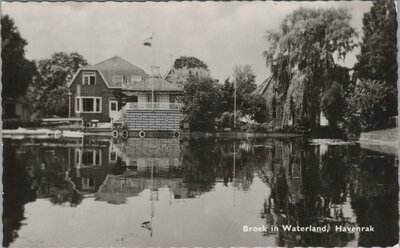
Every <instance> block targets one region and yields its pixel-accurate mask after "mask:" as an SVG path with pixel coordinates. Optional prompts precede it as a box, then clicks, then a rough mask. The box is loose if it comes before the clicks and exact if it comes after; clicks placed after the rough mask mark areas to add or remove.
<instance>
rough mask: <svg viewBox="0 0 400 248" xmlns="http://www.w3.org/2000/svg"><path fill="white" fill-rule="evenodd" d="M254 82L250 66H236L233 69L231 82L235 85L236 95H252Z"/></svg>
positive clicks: (255, 86) (254, 78)
mask: <svg viewBox="0 0 400 248" xmlns="http://www.w3.org/2000/svg"><path fill="white" fill-rule="evenodd" d="M255 81H256V76H255V75H254V70H253V68H252V67H251V66H250V65H236V66H235V67H234V68H233V82H234V83H236V88H237V94H238V95H245V94H250V93H252V92H253V91H254V90H255V89H256V88H257V85H256V83H255Z"/></svg>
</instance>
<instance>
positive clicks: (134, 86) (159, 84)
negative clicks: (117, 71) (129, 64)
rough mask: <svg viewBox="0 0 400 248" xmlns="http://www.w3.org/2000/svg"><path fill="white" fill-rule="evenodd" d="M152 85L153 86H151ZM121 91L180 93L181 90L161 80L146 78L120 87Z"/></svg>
mask: <svg viewBox="0 0 400 248" xmlns="http://www.w3.org/2000/svg"><path fill="white" fill-rule="evenodd" d="M153 84H154V86H153ZM122 89H123V90H129V91H152V90H153V89H154V91H158V92H182V91H183V90H182V89H181V88H179V87H178V86H176V85H173V84H171V83H170V82H168V81H166V80H164V79H162V78H153V77H152V78H146V79H145V80H143V81H141V82H132V83H130V84H128V85H124V86H123V87H122Z"/></svg>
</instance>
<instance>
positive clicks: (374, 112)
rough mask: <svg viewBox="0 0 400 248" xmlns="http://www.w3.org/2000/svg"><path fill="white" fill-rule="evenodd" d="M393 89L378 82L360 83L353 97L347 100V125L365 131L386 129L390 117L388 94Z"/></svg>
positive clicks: (366, 81)
mask: <svg viewBox="0 0 400 248" xmlns="http://www.w3.org/2000/svg"><path fill="white" fill-rule="evenodd" d="M390 90H391V87H389V86H387V85H386V83H384V82H382V81H378V80H364V81H359V82H358V83H357V85H356V87H355V89H354V92H353V94H352V96H351V97H349V98H348V99H346V111H345V117H346V123H347V124H346V125H347V126H348V127H349V129H351V128H353V127H352V126H357V125H358V124H357V121H356V120H358V122H359V125H360V126H361V128H363V129H364V130H370V129H379V128H384V127H385V125H386V120H387V119H388V117H389V116H390V112H389V110H388V108H387V97H386V96H387V94H388V93H389V91H390Z"/></svg>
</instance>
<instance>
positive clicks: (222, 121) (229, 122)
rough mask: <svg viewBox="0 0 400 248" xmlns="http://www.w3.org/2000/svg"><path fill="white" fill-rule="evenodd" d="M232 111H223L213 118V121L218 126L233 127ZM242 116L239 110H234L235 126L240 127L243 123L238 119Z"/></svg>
mask: <svg viewBox="0 0 400 248" xmlns="http://www.w3.org/2000/svg"><path fill="white" fill-rule="evenodd" d="M234 117H235V115H234V113H233V112H224V113H222V115H221V117H219V118H217V119H216V120H215V123H216V125H217V127H218V128H234V126H235V123H234ZM242 117H243V114H242V112H241V111H236V127H237V128H240V127H242V126H243V125H244V123H243V122H242V121H241V120H240V119H241V118H242Z"/></svg>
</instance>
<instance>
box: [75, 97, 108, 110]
mask: <svg viewBox="0 0 400 248" xmlns="http://www.w3.org/2000/svg"><path fill="white" fill-rule="evenodd" d="M82 99H93V111H83V100H82ZM98 99H99V100H100V101H99V105H100V106H99V110H98V111H97V110H96V109H97V101H96V100H98ZM102 105H103V99H102V98H101V97H97V96H77V97H76V98H75V112H76V113H102Z"/></svg>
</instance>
